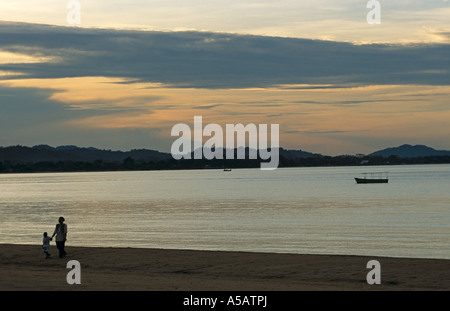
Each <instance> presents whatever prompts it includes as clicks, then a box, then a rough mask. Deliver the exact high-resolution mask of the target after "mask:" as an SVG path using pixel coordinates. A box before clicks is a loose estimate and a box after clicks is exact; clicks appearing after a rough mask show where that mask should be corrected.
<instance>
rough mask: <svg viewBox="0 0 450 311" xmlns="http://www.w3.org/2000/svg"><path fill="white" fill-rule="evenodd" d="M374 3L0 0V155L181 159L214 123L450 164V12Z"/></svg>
mask: <svg viewBox="0 0 450 311" xmlns="http://www.w3.org/2000/svg"><path fill="white" fill-rule="evenodd" d="M375 2H376V1H375ZM74 3H79V5H80V7H79V8H80V10H79V11H78V12H79V13H80V14H79V17H80V23H79V24H73V23H70V22H69V21H71V19H68V15H69V16H71V17H72V16H73V15H71V14H72V13H73V12H75V11H74V8H76V7H75V6H72V4H74ZM368 3H369V1H365V0H346V1H336V0H316V1H299V0H296V1H293V0H281V1H272V0H265V1H253V0H250V1H234V0H230V1H216V0H208V1H205V0H203V1H201V0H193V1H181V0H177V1H172V0H164V1H163V0H161V1H156V0H155V1H143V0H142V1H141V0H127V1H125V0H123V1H113V0H111V1H104V0H97V1H86V0H78V1H76V0H67V1H66V0H40V1H35V0H14V1H12V0H11V1H10V0H0V130H1V131H2V133H4V134H3V135H1V136H0V146H10V145H19V144H20V145H27V146H33V145H38V144H48V145H52V146H58V145H78V146H82V147H90V146H92V147H97V148H102V149H113V150H130V149H140V148H147V149H154V150H159V151H164V152H170V147H171V144H172V143H173V142H174V140H175V139H176V137H171V135H170V132H171V128H172V127H173V126H174V125H175V124H177V123H186V124H188V125H192V123H193V119H194V116H202V117H203V122H204V124H205V125H206V124H207V123H216V124H219V125H221V126H223V127H224V128H225V125H226V124H238V123H242V124H244V125H245V124H249V123H253V124H257V125H259V124H269V125H270V124H279V127H280V146H282V147H284V148H286V149H296V150H297V149H302V150H305V151H309V152H315V153H321V154H327V155H340V154H356V153H371V152H374V151H376V150H379V149H383V148H387V147H393V146H398V145H401V144H404V143H409V144H424V145H428V146H431V147H433V148H436V149H445V150H450V143H449V142H450V126H449V124H450V123H449V120H450V99H449V98H450V96H449V95H450V56H449V55H450V19H449V18H448V17H449V16H450V3H449V2H448V1H445V0H432V1H412V0H396V1H379V3H380V11H379V12H380V23H379V24H370V23H368V21H367V15H368V14H369V13H370V12H372V9H373V7H372V6H369V7H367V4H368ZM68 5H69V6H68ZM205 140H206V138H205Z"/></svg>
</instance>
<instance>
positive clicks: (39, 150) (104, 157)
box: [0, 144, 450, 163]
mask: <svg viewBox="0 0 450 311" xmlns="http://www.w3.org/2000/svg"><path fill="white" fill-rule="evenodd" d="M236 150H237V149H235V151H236ZM248 151H249V149H248V147H247V148H246V154H248ZM279 154H280V157H284V158H285V159H287V160H295V159H305V158H321V157H329V156H327V155H322V154H317V153H311V152H308V151H304V150H301V149H298V150H293V149H284V148H282V147H280V152H279ZM391 156H396V157H399V158H417V157H427V156H450V151H447V150H436V149H433V148H431V147H428V146H425V145H410V144H403V145H400V146H398V147H389V148H385V149H381V150H378V151H375V152H372V153H370V154H368V155H363V156H361V155H359V157H383V158H388V157H391ZM336 157H358V156H357V155H339V156H336ZM127 158H132V159H134V160H137V161H162V160H169V159H171V158H172V155H171V154H170V153H166V152H160V151H156V150H151V149H131V150H129V151H120V150H115V151H113V150H107V149H99V148H95V147H78V146H76V145H62V146H57V147H52V146H49V145H45V144H42V145H35V146H32V147H27V146H20V145H17V146H8V147H0V161H3V162H4V161H11V162H16V163H37V162H57V161H85V162H93V161H98V160H101V161H116V162H122V161H124V160H125V159H127ZM192 158H193V157H192Z"/></svg>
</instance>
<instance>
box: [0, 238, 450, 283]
mask: <svg viewBox="0 0 450 311" xmlns="http://www.w3.org/2000/svg"><path fill="white" fill-rule="evenodd" d="M66 250H67V252H68V256H67V257H66V258H63V259H60V258H58V256H57V250H56V247H55V246H54V245H52V246H51V254H52V257H51V258H50V259H45V258H44V257H45V256H44V254H43V253H42V248H41V246H40V245H12V244H0V290H2V291H25V290H26V291H33V290H39V291H42V290H50V291H56V290H64V291H67V290H83V291H90V290H95V291H97V290H102V291H103V290H105V291H110V290H114V291H117V290H119V291H121V290H126V291H137V290H139V291H336V290H338V291H374V290H383V291H399V290H401V291H405V290H407V291H410V290H421V291H442V290H449V289H450V260H438V259H409V258H384V257H362V256H340V255H339V256H337V255H297V254H273V253H246V252H216V251H193V250H164V249H134V248H96V247H71V246H70V245H69V246H67V247H66ZM374 259H375V260H378V261H379V262H380V265H381V284H380V285H369V284H367V281H366V276H367V274H368V273H369V272H370V270H371V269H367V268H366V265H367V262H368V261H369V260H374ZM69 260H77V261H78V262H79V263H80V265H81V284H80V285H69V284H68V283H67V281H66V276H67V274H68V273H69V272H70V271H71V269H68V268H66V265H67V262H68V261H69Z"/></svg>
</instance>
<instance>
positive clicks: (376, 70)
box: [0, 23, 450, 88]
mask: <svg viewBox="0 0 450 311" xmlns="http://www.w3.org/2000/svg"><path fill="white" fill-rule="evenodd" d="M0 50H2V51H3V53H21V55H28V57H33V55H39V57H40V59H48V60H52V61H50V62H45V63H42V62H26V61H25V62H21V63H20V64H17V63H16V62H14V61H11V62H10V63H5V61H3V63H0V70H2V71H8V72H20V73H22V74H26V75H28V76H29V77H30V78H65V77H82V76H107V77H122V78H132V79H138V80H141V81H145V82H158V83H164V84H169V85H175V86H186V87H202V88H203V87H204V88H233V87H234V88H236V87H237V88H240V87H268V86H272V85H280V84H286V85H288V84H289V85H291V84H309V85H311V84H322V85H323V84H327V83H328V84H346V83H358V84H359V83H362V84H404V83H414V84H448V83H449V82H450V75H449V74H448V72H449V71H448V70H449V68H450V58H449V56H448V55H450V45H448V44H432V45H421V44H417V45H388V44H384V45H383V44H377V45H353V44H350V43H343V42H330V41H318V40H306V39H293V38H275V37H261V36H245V35H234V34H218V33H207V32H168V33H165V32H148V31H119V30H101V29H82V28H68V27H55V26H43V25H29V24H8V23H3V24H2V25H1V27H0ZM419 72H421V74H418V73H419Z"/></svg>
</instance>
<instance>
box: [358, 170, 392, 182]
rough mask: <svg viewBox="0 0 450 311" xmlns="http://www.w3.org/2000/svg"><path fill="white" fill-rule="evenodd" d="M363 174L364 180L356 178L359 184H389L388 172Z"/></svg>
mask: <svg viewBox="0 0 450 311" xmlns="http://www.w3.org/2000/svg"><path fill="white" fill-rule="evenodd" d="M362 174H363V177H362V178H358V177H355V181H356V183H357V184H387V183H388V182H389V178H388V172H367V173H362ZM368 176H369V177H368Z"/></svg>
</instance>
